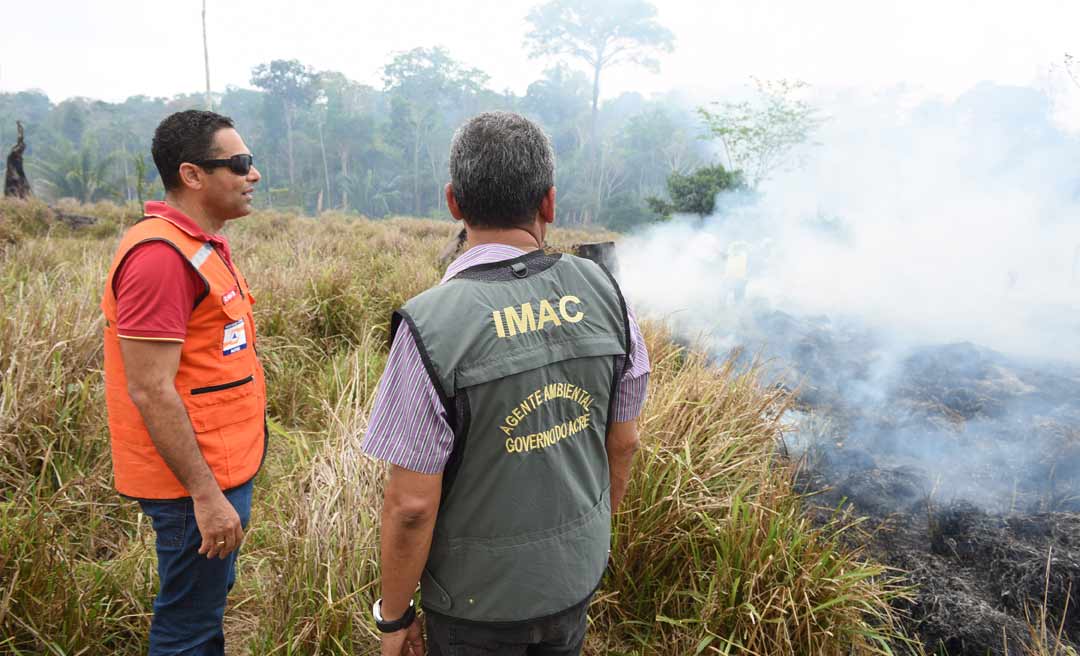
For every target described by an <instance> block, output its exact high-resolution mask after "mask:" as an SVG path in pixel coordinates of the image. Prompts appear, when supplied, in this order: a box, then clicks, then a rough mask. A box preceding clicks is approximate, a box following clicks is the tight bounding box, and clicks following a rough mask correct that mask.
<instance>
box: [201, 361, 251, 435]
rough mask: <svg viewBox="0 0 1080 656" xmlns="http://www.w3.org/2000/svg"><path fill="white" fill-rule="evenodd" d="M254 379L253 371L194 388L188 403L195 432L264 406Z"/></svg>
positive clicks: (231, 421) (238, 419)
mask: <svg viewBox="0 0 1080 656" xmlns="http://www.w3.org/2000/svg"><path fill="white" fill-rule="evenodd" d="M254 380H255V378H254V375H251V376H247V377H245V378H241V379H240V380H235V381H230V382H227V383H221V384H218V385H209V386H206V387H198V388H195V389H193V390H191V393H190V395H189V396H188V397H187V399H186V403H185V405H186V406H187V411H188V417H189V418H190V419H191V427H192V428H194V429H195V432H196V433H206V432H208V431H212V430H214V429H216V428H221V427H223V426H229V425H232V424H236V423H239V422H241V421H244V420H246V419H250V418H251V417H253V416H255V415H257V414H259V413H260V412H261V408H260V403H259V395H257V394H256V393H255V385H254V384H253V383H254Z"/></svg>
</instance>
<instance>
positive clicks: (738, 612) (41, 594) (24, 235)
mask: <svg viewBox="0 0 1080 656" xmlns="http://www.w3.org/2000/svg"><path fill="white" fill-rule="evenodd" d="M79 213H82V214H95V213H96V214H98V215H100V216H102V217H104V219H105V220H104V221H103V222H102V223H101V224H100V225H98V226H96V227H95V228H94V229H93V230H90V231H83V232H82V233H79V234H74V233H72V232H70V231H68V230H66V229H64V228H60V227H55V226H50V225H49V224H48V222H47V221H44V220H43V219H42V218H41V217H42V216H44V214H43V210H42V208H41V206H40V205H36V204H33V203H29V204H27V203H18V202H3V203H0V242H2V243H3V244H5V245H3V246H0V248H3V251H2V261H0V292H2V295H0V302H2V303H3V308H2V309H3V312H2V313H0V371H3V373H4V378H3V383H2V385H0V652H4V653H26V654H30V653H53V654H106V653H108V654H137V653H144V652H145V649H146V642H145V640H146V631H147V627H148V621H149V612H150V603H151V601H152V597H153V589H154V553H153V534H152V531H151V530H150V528H149V526H148V523H147V522H146V521H145V519H143V518H141V515H140V514H139V513H138V512H137V508H136V507H135V506H134V504H132V503H130V502H126V501H122V500H120V499H119V498H118V497H117V496H116V494H115V493H114V492H113V491H112V489H111V485H110V480H109V472H110V466H109V455H108V438H107V433H106V427H105V421H104V412H103V403H102V395H103V392H102V386H101V372H100V368H101V345H100V331H101V319H100V313H99V312H98V310H97V303H98V298H99V294H100V291H101V285H102V281H103V278H104V274H105V269H106V266H107V262H108V259H109V257H110V255H111V251H112V249H113V247H114V245H115V239H116V237H118V235H119V233H120V230H121V228H122V226H123V225H124V223H125V222H127V221H129V220H130V217H131V216H132V215H133V214H134V212H133V210H132V209H131V208H117V207H115V206H99V207H82V208H79ZM455 229H456V228H455V226H453V225H451V224H449V223H440V222H435V221H419V220H410V219H395V220H390V221H379V222H371V221H366V220H360V219H355V218H351V217H344V216H329V215H328V216H323V217H321V218H320V219H318V220H314V219H308V218H297V217H291V216H286V215H283V214H276V213H271V212H264V213H259V214H256V215H254V216H252V217H249V218H247V219H244V220H243V221H242V222H240V223H238V225H236V226H235V227H230V228H229V233H230V238H231V240H232V242H233V244H234V250H235V252H236V254H237V259H238V261H239V263H240V264H241V266H242V267H243V269H244V271H245V273H246V274H247V276H248V278H249V279H250V280H251V282H252V283H253V288H254V293H255V295H256V297H257V304H256V321H257V322H258V326H259V330H260V339H261V340H262V342H261V343H262V347H261V348H260V355H261V356H262V357H263V359H264V362H265V363H266V365H267V371H268V379H269V386H270V387H269V392H270V398H269V404H270V410H271V425H272V431H271V432H272V435H271V448H270V452H269V454H268V457H267V462H266V464H265V466H264V468H263V471H262V472H261V473H260V475H259V478H258V479H257V481H256V493H255V500H254V508H253V512H252V518H253V519H252V524H251V527H250V530H249V535H248V539H247V541H246V543H245V547H244V551H243V554H242V556H241V558H240V560H239V568H240V573H239V579H238V584H237V587H236V589H235V590H234V591H233V595H232V597H231V607H230V610H229V612H228V614H227V617H226V630H227V634H228V636H229V641H230V649H231V651H232V652H234V653H236V652H239V653H245V652H246V653H254V654H339V653H340V654H346V653H375V651H376V644H377V643H376V642H375V636H374V634H373V632H372V628H371V626H370V623H369V620H368V609H369V608H370V602H371V599H372V597H373V596H374V594H375V592H376V590H375V585H376V581H377V575H378V572H377V562H378V558H377V539H376V538H377V531H378V525H377V524H378V510H379V507H380V504H381V485H382V481H383V469H382V467H380V466H378V465H377V464H375V463H373V462H371V461H369V460H368V459H366V458H365V457H363V456H362V454H361V453H360V450H359V443H360V439H361V436H362V432H363V429H364V426H365V423H366V417H367V414H368V410H369V408H370V403H371V400H372V396H373V394H374V390H375V386H376V382H377V380H378V376H379V374H380V372H381V370H382V367H383V366H384V363H385V354H386V329H387V320H388V316H389V311H390V310H391V309H392V308H394V307H395V306H397V305H399V304H400V303H401V302H402V301H404V300H405V299H406V298H408V297H409V296H411V295H413V294H415V293H417V292H419V291H420V290H422V289H424V288H426V287H428V286H429V285H431V284H433V283H434V282H435V281H436V280H437V279H438V276H439V273H440V272H439V270H438V268H437V266H436V263H435V261H436V254H437V252H438V250H439V248H440V247H441V245H442V244H443V242H444V241H445V240H446V239H447V238H449V237H450V235H452V234H453V233H454V231H455ZM584 238H593V239H595V238H596V236H595V235H590V236H586V235H582V234H576V233H573V232H566V231H564V232H557V233H556V234H554V235H553V241H554V243H555V244H556V245H558V244H562V245H566V244H568V243H570V242H573V241H579V240H582V239H584ZM646 332H647V338H648V340H649V345H650V349H651V352H652V356H653V360H654V373H653V377H652V380H653V384H652V386H651V397H650V400H649V402H648V404H647V406H646V408H645V411H644V414H643V417H642V420H641V425H642V434H643V439H644V448H643V450H642V453H641V454H640V456H639V459H638V461H637V465H636V469H635V472H634V476H633V479H632V484H631V489H630V491H629V493H628V495H627V498H626V502H625V503H626V506H625V509H624V512H622V513H621V514H620V515H619V516H618V518H617V521H616V540H615V544H614V546H613V554H612V564H611V568H610V573H609V575H608V577H607V578H606V579H605V582H604V585H603V588H602V590H601V592H600V594H599V595H598V597H597V600H596V602H595V603H594V606H593V608H592V611H591V614H590V615H591V618H592V623H593V630H592V631H591V634H590V639H589V644H588V650H589V653H591V654H608V653H610V654H616V653H621V654H631V653H633V654H665V655H666V654H671V655H674V654H680V655H681V654H688V653H743V654H807V655H810V654H815V655H816V654H864V653H875V652H880V651H885V650H887V647H886V645H887V644H888V641H889V640H891V639H893V638H895V630H894V629H895V627H894V622H895V618H893V617H892V615H891V613H890V611H889V605H888V602H889V599H890V597H892V596H893V595H896V594H898V593H899V590H898V589H897V588H896V587H895V585H894V584H893V582H892V581H891V580H890V578H889V577H888V576H887V575H886V574H885V573H884V572H883V571H882V570H881V568H879V567H876V566H873V565H869V564H865V563H863V562H862V561H861V559H860V556H859V554H858V553H857V552H853V551H852V550H851V549H850V548H849V547H846V546H845V545H844V544H843V543H842V542H841V540H840V537H841V536H842V535H844V531H845V530H846V527H844V526H843V525H841V524H840V523H839V522H837V523H834V524H832V525H828V526H824V527H815V526H813V525H811V523H810V522H808V521H807V520H806V519H805V518H804V517H803V515H802V513H801V511H800V506H799V500H798V498H797V496H796V495H795V494H794V493H793V491H792V489H791V485H790V475H789V472H788V471H787V468H786V466H785V465H784V463H782V462H780V461H778V460H777V459H776V457H775V454H774V439H775V437H776V434H777V431H778V430H779V423H778V422H779V417H780V414H781V412H782V411H783V409H784V408H785V407H786V403H787V399H786V397H784V396H783V395H782V394H781V393H779V392H777V391H774V390H768V389H765V388H763V387H762V386H761V385H760V384H759V383H758V381H757V380H756V379H755V374H754V372H753V371H750V372H740V371H736V370H734V369H733V368H732V366H731V365H730V364H726V365H722V366H716V365H714V364H711V363H709V362H708V361H706V360H705V359H704V358H703V357H701V356H700V355H697V354H695V353H694V352H693V351H692V350H685V349H683V348H681V347H679V346H677V345H676V344H675V343H674V342H673V341H672V340H671V338H670V336H669V335H667V334H666V333H665V332H664V331H663V330H662V329H661V328H660V327H658V326H647V328H646ZM893 644H896V643H893Z"/></svg>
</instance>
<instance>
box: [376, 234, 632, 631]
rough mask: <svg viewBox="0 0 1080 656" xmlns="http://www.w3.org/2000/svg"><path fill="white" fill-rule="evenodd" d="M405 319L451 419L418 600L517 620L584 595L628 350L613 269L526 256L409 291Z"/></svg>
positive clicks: (604, 507) (468, 615) (596, 568)
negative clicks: (451, 432) (448, 447)
mask: <svg viewBox="0 0 1080 656" xmlns="http://www.w3.org/2000/svg"><path fill="white" fill-rule="evenodd" d="M402 320H404V321H406V322H407V323H408V324H409V327H410V329H411V330H412V334H413V335H414V337H415V339H416V344H417V347H418V348H419V351H420V356H421V359H422V360H423V361H424V365H425V367H426V369H427V371H428V375H429V376H430V377H431V380H432V382H433V383H434V385H435V389H436V390H437V391H438V393H439V396H440V398H441V399H442V401H443V404H444V406H445V407H446V410H447V417H448V418H449V421H450V424H451V426H452V427H453V428H454V448H453V452H452V454H451V456H450V460H449V462H448V463H447V466H446V469H445V471H444V472H443V491H442V501H441V505H440V507H439V515H438V519H437V520H436V524H435V532H434V536H433V541H432V545H431V553H430V556H429V557H428V562H427V566H426V568H425V569H424V573H423V577H422V578H421V593H422V597H423V606H424V608H425V610H427V611H429V612H434V613H438V614H442V615H446V616H449V617H455V618H459V619H465V620H472V621H480V622H519V621H525V620H531V619H537V618H541V617H546V616H548V615H552V614H555V613H558V612H560V611H562V610H565V609H567V608H570V607H572V606H574V605H576V604H578V603H580V602H582V601H584V600H585V599H587V598H588V597H589V595H590V594H592V592H593V591H594V590H595V589H596V587H597V586H598V585H599V583H600V578H601V576H602V575H603V572H604V568H605V567H606V566H607V556H608V548H609V543H610V537H611V502H610V496H609V487H610V479H609V474H608V462H607V451H606V449H605V441H606V436H607V428H608V423H609V418H610V416H611V407H610V406H611V403H612V402H613V399H614V393H613V391H614V387H615V383H616V382H617V380H618V376H619V375H621V373H622V371H623V368H624V366H625V363H626V362H627V361H628V359H629V358H628V354H629V349H630V336H629V326H628V322H627V317H626V305H625V303H624V301H623V299H622V295H621V293H620V292H619V288H618V286H617V285H616V283H615V280H614V279H613V278H612V277H611V275H610V274H609V273H608V272H607V271H606V270H605V269H603V268H601V267H600V266H599V265H597V264H595V263H593V262H591V261H589V260H584V259H581V258H577V257H574V256H572V255H558V254H554V255H550V254H546V253H544V252H543V251H533V252H532V253H528V254H526V255H523V256H521V257H517V258H514V259H512V260H505V261H502V262H496V263H492V264H482V265H478V266H475V267H472V268H470V269H466V270H464V271H462V272H461V273H459V274H458V275H457V276H455V277H454V278H452V279H451V280H449V281H447V282H445V283H443V284H442V285H439V286H437V287H433V288H431V289H429V290H427V291H426V292H424V293H422V294H420V295H419V296H416V297H415V298H413V299H411V300H410V301H409V302H407V303H406V304H405V307H404V308H402V309H401V310H399V311H398V312H396V313H395V314H394V318H393V321H392V328H391V333H393V332H396V329H397V326H398V325H400V322H401V321H402ZM391 339H392V337H391Z"/></svg>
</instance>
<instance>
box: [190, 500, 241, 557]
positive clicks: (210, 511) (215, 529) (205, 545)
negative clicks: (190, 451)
mask: <svg viewBox="0 0 1080 656" xmlns="http://www.w3.org/2000/svg"><path fill="white" fill-rule="evenodd" d="M192 503H193V505H194V506H195V524H196V525H197V526H198V527H199V534H200V535H202V545H201V546H200V547H199V553H200V554H206V557H207V558H214V557H215V556H216V557H217V558H221V559H224V558H225V557H226V556H228V555H229V554H231V553H232V552H234V551H236V550H237V549H239V548H240V543H241V542H243V541H244V527H243V525H242V524H241V523H240V515H238V514H237V512H236V508H233V505H232V504H231V503H229V500H228V499H226V498H225V494H224V493H222V491H221V490H219V489H217V488H214V490H213V491H212V492H211V493H210V494H208V495H207V497H206V498H201V497H192Z"/></svg>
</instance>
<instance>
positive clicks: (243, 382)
mask: <svg viewBox="0 0 1080 656" xmlns="http://www.w3.org/2000/svg"><path fill="white" fill-rule="evenodd" d="M253 380H255V375H254V374H252V375H251V376H248V377H247V378H241V379H240V380H234V381H232V382H231V383H222V384H220V385H211V386H209V387H196V388H195V389H193V390H191V393H192V394H209V393H210V392H220V391H221V390H227V389H230V388H232V387H240V386H241V385H246V384H247V383H250V382H251V381H253Z"/></svg>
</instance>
